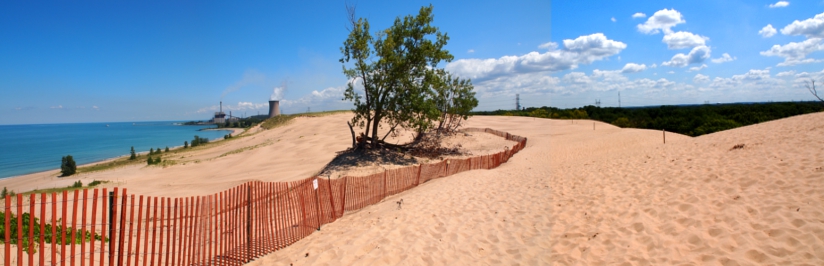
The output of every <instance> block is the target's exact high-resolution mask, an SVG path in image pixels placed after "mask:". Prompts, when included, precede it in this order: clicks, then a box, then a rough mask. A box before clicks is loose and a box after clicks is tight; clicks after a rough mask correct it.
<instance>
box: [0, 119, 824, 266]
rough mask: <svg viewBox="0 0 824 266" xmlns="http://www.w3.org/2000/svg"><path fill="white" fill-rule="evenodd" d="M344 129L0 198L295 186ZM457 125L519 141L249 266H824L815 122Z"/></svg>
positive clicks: (328, 122)
mask: <svg viewBox="0 0 824 266" xmlns="http://www.w3.org/2000/svg"><path fill="white" fill-rule="evenodd" d="M349 118H351V114H345V113H344V114H335V115H329V116H322V117H297V118H295V119H294V120H293V121H291V122H289V123H288V124H286V125H284V126H281V127H277V128H274V129H270V130H265V131H257V130H252V132H249V133H246V134H250V133H253V132H258V133H255V134H251V135H249V136H246V137H242V136H243V135H241V137H237V139H234V140H231V141H225V142H223V141H220V142H216V143H214V144H210V146H208V147H205V148H203V149H200V148H196V149H193V150H191V151H187V152H185V153H181V154H176V155H172V156H175V157H174V158H173V159H174V160H176V161H178V163H176V164H174V165H169V166H165V167H164V166H147V165H145V164H140V165H132V166H126V167H121V168H116V169H111V170H105V171H100V172H92V173H87V174H80V175H79V176H71V177H66V178H57V177H55V176H56V174H55V173H54V172H51V173H49V172H46V173H38V174H32V175H26V176H20V177H15V178H9V179H3V180H0V186H4V187H9V188H10V189H14V190H15V191H17V192H23V191H29V190H32V189H36V188H46V187H61V186H68V185H71V184H72V183H73V182H74V181H76V180H83V182H84V184H85V183H88V182H90V181H92V180H110V181H112V183H107V184H104V185H103V186H105V187H114V186H118V187H121V188H127V189H128V191H129V193H130V194H141V195H149V196H170V197H183V196H193V195H208V194H213V193H217V192H220V191H224V190H226V189H228V188H230V187H233V186H236V185H239V184H242V183H244V182H247V181H252V180H260V181H267V182H272V181H293V180H300V179H304V178H307V177H311V176H315V175H317V174H318V173H320V171H321V170H322V169H323V168H324V167H325V166H326V165H327V164H328V163H329V162H330V161H331V160H332V159H333V158H335V156H336V153H337V152H340V151H343V150H345V149H346V148H348V147H349V146H350V145H351V135H350V132H349V128H348V127H347V125H346V121H347V120H348V119H349ZM465 126H466V127H475V128H492V129H496V130H500V131H505V132H508V133H511V134H515V135H519V136H523V137H527V138H528V139H529V141H528V143H527V146H526V148H525V149H523V150H521V151H520V152H519V153H517V154H516V155H515V156H514V157H512V158H511V159H510V160H509V161H508V162H507V163H504V164H503V165H501V166H500V167H497V168H494V169H490V170H472V171H467V172H461V173H458V174H456V175H453V176H449V177H445V178H440V179H435V180H432V181H430V182H426V183H423V184H421V185H419V186H418V187H416V188H413V189H411V190H409V191H405V192H402V193H399V194H396V195H393V196H388V197H387V198H386V199H384V200H383V201H381V202H380V203H377V204H375V205H371V206H367V207H365V208H363V209H360V210H357V211H354V212H349V213H346V215H344V216H343V217H342V218H340V219H338V220H337V221H335V222H333V223H330V224H326V225H324V226H323V227H322V228H321V230H320V231H317V232H314V233H313V234H311V235H309V236H308V237H306V238H304V239H302V240H300V241H298V242H296V243H294V244H293V245H291V246H288V247H286V248H284V249H282V250H279V251H276V252H273V253H270V254H269V255H267V256H264V257H260V258H257V259H256V260H254V261H252V262H251V263H250V264H251V265H289V264H294V265H368V264H379V265H385V264H394V265H420V264H435V265H445V264H448V265H497V264H527V265H681V264H685V265H704V264H713V265H761V264H778V265H804V264H808V265H822V264H824V205H822V204H821V203H822V202H824V143H822V142H821V141H820V139H821V137H820V136H822V135H824V113H815V114H809V115H802V116H796V117H791V118H786V119H781V120H776V121H771V122H766V123H762V124H757V125H753V126H748V127H742V128H737V129H733V130H728V131H723V132H718V133H715V134H710V135H705V136H700V137H696V138H691V137H687V136H683V135H679V134H675V133H670V132H666V133H663V132H661V131H654V130H641V129H621V128H618V127H615V126H612V125H609V124H604V123H601V122H593V121H590V120H574V121H573V120H550V119H540V118H528V117H507V116H475V117H472V118H470V119H469V120H468V121H467V122H466V123H465ZM479 134H481V133H473V135H479ZM664 134H666V143H664V141H663V138H664ZM408 137H409V136H404V135H402V136H399V137H398V138H397V139H394V141H398V142H402V141H404V140H406V139H405V138H408ZM476 137H479V139H482V138H480V136H476ZM489 141H490V142H492V141H495V140H492V139H489ZM739 144H743V145H739ZM505 145H507V143H506V142H500V143H497V144H495V145H491V146H484V145H475V146H473V147H472V149H475V150H477V151H478V152H482V151H481V150H482V149H485V150H487V151H490V152H492V151H495V150H497V149H501V148H505V147H501V146H505ZM467 146H471V145H467ZM478 155H480V154H478ZM400 200H403V203H402V205H399V204H397V202H398V201H400Z"/></svg>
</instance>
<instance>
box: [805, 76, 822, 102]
mask: <svg viewBox="0 0 824 266" xmlns="http://www.w3.org/2000/svg"><path fill="white" fill-rule="evenodd" d="M804 86H805V87H807V90H808V91H810V93H812V94H813V96H815V98H817V99H818V100H819V101H821V102H824V99H821V97H822V96H818V91H816V90H815V80H814V79H810V81H804Z"/></svg>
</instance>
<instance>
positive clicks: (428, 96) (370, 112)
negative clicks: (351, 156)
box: [340, 5, 477, 141]
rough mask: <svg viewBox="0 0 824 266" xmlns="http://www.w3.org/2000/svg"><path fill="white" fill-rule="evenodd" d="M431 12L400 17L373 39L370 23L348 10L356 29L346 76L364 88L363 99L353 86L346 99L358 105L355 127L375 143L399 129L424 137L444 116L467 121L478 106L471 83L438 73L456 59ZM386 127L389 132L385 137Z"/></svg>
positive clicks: (348, 45)
mask: <svg viewBox="0 0 824 266" xmlns="http://www.w3.org/2000/svg"><path fill="white" fill-rule="evenodd" d="M432 10H433V8H432V6H431V5H430V6H428V7H422V8H421V9H420V11H419V13H418V15H417V16H411V15H408V16H406V17H404V18H403V19H401V18H400V17H398V18H396V19H395V22H394V23H393V24H392V26H390V27H389V28H388V29H386V30H382V31H380V32H379V33H377V34H376V36H374V37H373V36H372V35H371V33H370V28H369V22H368V21H367V20H366V19H364V18H359V19H357V20H356V19H355V14H354V13H353V12H354V11H353V10H351V9H350V10H349V11H350V14H349V15H350V22H351V23H352V25H351V26H352V28H351V30H350V32H349V36H348V37H347V39H346V40H345V41H344V43H343V47H341V53H342V54H343V57H342V58H341V59H340V62H341V63H342V64H344V70H343V73H344V74H345V75H346V76H347V77H348V78H349V79H351V80H354V81H355V82H357V83H358V84H359V85H362V86H363V95H361V94H360V93H359V92H358V91H360V90H358V89H356V88H355V82H350V83H349V84H348V85H347V88H346V91H345V92H344V98H343V99H344V100H350V101H352V102H353V103H354V105H355V108H354V109H353V111H354V113H355V116H354V117H353V118H352V123H353V124H354V126H358V127H360V128H364V131H363V133H362V134H363V135H366V136H368V139H369V140H371V141H378V140H382V139H383V138H386V137H387V136H388V135H389V134H390V133H392V132H394V130H395V129H396V128H397V127H401V128H408V129H412V130H415V131H417V132H424V131H426V130H428V129H430V128H433V127H435V126H437V125H436V124H435V122H436V121H441V120H442V119H444V116H443V115H442V113H443V112H447V113H448V112H455V113H452V114H454V115H456V117H467V116H468V115H469V114H468V112H469V110H471V109H472V108H474V107H475V106H477V100H474V93H473V92H472V85H471V82H470V81H468V80H460V79H457V78H456V79H452V78H451V76H449V75H448V74H447V73H446V71H444V70H442V69H438V68H437V65H438V64H439V63H440V62H442V61H446V62H449V61H451V60H452V59H453V56H452V55H451V54H450V53H449V51H447V50H445V49H443V48H444V46H445V45H446V42H447V41H448V40H449V37H448V36H447V35H446V34H444V33H441V32H440V30H439V29H438V28H437V27H434V26H432V21H433V18H434V16H433V14H432ZM350 63H351V65H347V64H350ZM350 66H351V67H350ZM453 99H454V100H453ZM473 100H474V102H473ZM467 108H468V110H466V109H467ZM382 123H385V124H386V125H388V126H389V128H388V129H387V130H386V132H385V135H382V136H381V135H378V129H379V127H380V126H381V125H382ZM382 133H383V132H382Z"/></svg>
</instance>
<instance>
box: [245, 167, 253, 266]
mask: <svg viewBox="0 0 824 266" xmlns="http://www.w3.org/2000/svg"><path fill="white" fill-rule="evenodd" d="M246 256H249V257H248V258H246V263H249V262H250V261H252V184H251V183H249V184H247V185H246Z"/></svg>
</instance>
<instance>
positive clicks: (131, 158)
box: [129, 146, 137, 160]
mask: <svg viewBox="0 0 824 266" xmlns="http://www.w3.org/2000/svg"><path fill="white" fill-rule="evenodd" d="M129 153H131V154H132V155H131V156H129V160H134V159H137V154H136V153H135V152H134V146H132V151H131V152H129Z"/></svg>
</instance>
